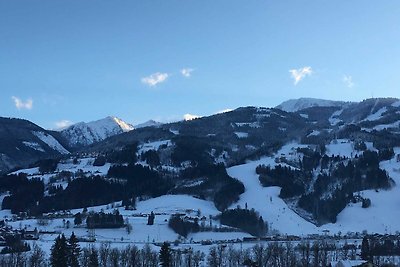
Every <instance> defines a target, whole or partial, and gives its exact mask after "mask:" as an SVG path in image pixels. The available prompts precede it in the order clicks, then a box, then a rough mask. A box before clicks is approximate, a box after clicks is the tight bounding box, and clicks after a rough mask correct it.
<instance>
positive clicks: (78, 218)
mask: <svg viewBox="0 0 400 267" xmlns="http://www.w3.org/2000/svg"><path fill="white" fill-rule="evenodd" d="M74 224H75V225H81V224H82V215H81V213H80V212H78V213H77V214H75V216H74Z"/></svg>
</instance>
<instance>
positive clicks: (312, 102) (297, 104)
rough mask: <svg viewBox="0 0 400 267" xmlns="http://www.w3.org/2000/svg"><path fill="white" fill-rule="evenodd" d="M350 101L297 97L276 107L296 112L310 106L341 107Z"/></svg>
mask: <svg viewBox="0 0 400 267" xmlns="http://www.w3.org/2000/svg"><path fill="white" fill-rule="evenodd" d="M349 103H350V102H344V101H333V100H325V99H317V98H298V99H290V100H287V101H285V102H282V103H281V104H280V105H278V106H276V108H278V109H280V110H283V111H286V112H296V111H299V110H302V109H306V108H310V107H342V106H345V105H347V104H349Z"/></svg>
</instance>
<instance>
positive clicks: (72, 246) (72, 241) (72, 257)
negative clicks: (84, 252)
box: [68, 232, 81, 267]
mask: <svg viewBox="0 0 400 267" xmlns="http://www.w3.org/2000/svg"><path fill="white" fill-rule="evenodd" d="M68 252H69V253H68V264H69V266H70V267H79V256H80V253H81V248H80V247H79V244H78V238H77V237H76V235H75V234H74V232H72V234H71V237H70V238H69V240H68Z"/></svg>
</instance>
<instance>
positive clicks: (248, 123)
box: [235, 121, 260, 128]
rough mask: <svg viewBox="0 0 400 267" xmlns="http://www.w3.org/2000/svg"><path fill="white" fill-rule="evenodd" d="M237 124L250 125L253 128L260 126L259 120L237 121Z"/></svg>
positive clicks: (239, 125)
mask: <svg viewBox="0 0 400 267" xmlns="http://www.w3.org/2000/svg"><path fill="white" fill-rule="evenodd" d="M235 124H236V126H238V127H244V126H249V127H251V128H260V124H259V122H258V121H256V122H236V123H235Z"/></svg>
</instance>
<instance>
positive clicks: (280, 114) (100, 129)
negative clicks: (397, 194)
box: [0, 98, 400, 172]
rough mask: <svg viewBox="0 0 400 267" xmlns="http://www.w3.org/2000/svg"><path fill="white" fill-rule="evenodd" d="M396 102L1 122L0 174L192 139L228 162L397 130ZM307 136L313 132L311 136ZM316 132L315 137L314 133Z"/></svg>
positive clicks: (313, 102) (298, 103)
mask: <svg viewBox="0 0 400 267" xmlns="http://www.w3.org/2000/svg"><path fill="white" fill-rule="evenodd" d="M399 117H400V100H398V99H395V98H374V99H367V100H364V101H362V102H342V101H330V100H321V99H313V98H300V99H296V100H288V101H285V102H283V103H282V104H280V105H278V106H277V107H276V108H260V107H242V108H237V109H235V110H233V111H230V112H226V113H222V114H216V115H212V116H208V117H202V118H198V119H194V120H190V121H180V122H174V123H168V124H161V123H158V122H155V121H152V120H150V121H148V122H145V123H143V124H139V125H136V126H132V125H131V124H129V123H126V122H124V121H123V120H121V119H119V118H117V117H112V116H110V117H107V118H104V119H101V120H97V121H93V122H88V123H85V122H81V123H77V124H74V125H72V126H69V127H68V128H66V129H62V130H60V131H49V130H45V129H43V128H41V127H40V126H38V125H35V124H34V123H32V122H29V121H26V120H21V119H11V118H1V122H0V137H1V141H0V142H1V143H0V155H1V160H0V166H1V167H0V171H1V172H6V171H8V170H10V169H13V168H16V167H18V166H21V167H24V166H25V167H26V166H27V165H29V164H31V163H33V162H35V161H37V160H38V159H41V158H46V157H53V156H57V155H63V154H67V153H69V152H74V151H78V150H79V151H84V150H88V151H103V150H104V149H111V148H115V147H116V146H123V144H126V143H129V142H144V141H146V140H147V141H148V140H157V139H166V138H172V137H174V136H176V135H179V136H196V137H201V138H206V139H207V142H210V143H212V145H216V146H218V147H220V148H223V149H227V150H228V151H229V153H228V154H229V159H228V160H227V161H228V162H229V164H234V163H235V162H237V161H240V160H241V159H242V158H246V157H248V156H251V155H254V154H260V153H261V154H262V153H265V150H268V149H267V148H268V147H269V146H271V144H273V143H274V142H287V141H289V140H294V139H298V140H300V139H302V138H303V139H304V138H309V139H310V138H311V139H312V138H314V139H318V138H322V137H324V138H329V136H332V135H334V134H339V133H340V132H343V131H344V130H346V129H347V128H349V127H350V126H353V127H357V129H359V132H360V133H361V132H363V133H364V134H370V135H372V133H373V132H375V131H377V132H381V131H389V132H393V133H398V132H399V123H400V120H399ZM310 133H313V134H311V135H310ZM316 133H318V135H317V134H316Z"/></svg>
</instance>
